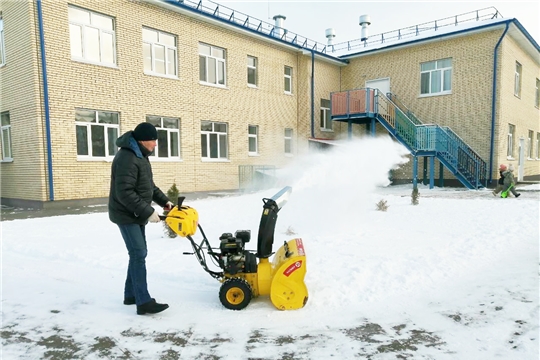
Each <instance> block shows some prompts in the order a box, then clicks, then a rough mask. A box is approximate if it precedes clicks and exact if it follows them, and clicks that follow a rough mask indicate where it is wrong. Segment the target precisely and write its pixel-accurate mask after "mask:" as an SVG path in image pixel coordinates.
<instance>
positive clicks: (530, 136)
mask: <svg viewBox="0 0 540 360" xmlns="http://www.w3.org/2000/svg"><path fill="white" fill-rule="evenodd" d="M533 136H534V131H532V130H529V133H528V137H527V159H528V160H532V159H533Z"/></svg>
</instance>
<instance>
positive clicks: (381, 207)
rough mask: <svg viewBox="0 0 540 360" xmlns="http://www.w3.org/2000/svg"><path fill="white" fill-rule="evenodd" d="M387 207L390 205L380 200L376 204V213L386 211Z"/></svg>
mask: <svg viewBox="0 0 540 360" xmlns="http://www.w3.org/2000/svg"><path fill="white" fill-rule="evenodd" d="M389 206H390V205H387V203H386V200H381V201H379V202H378V203H377V211H386V210H388V207H389Z"/></svg>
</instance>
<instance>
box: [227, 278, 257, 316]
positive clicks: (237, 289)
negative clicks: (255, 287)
mask: <svg viewBox="0 0 540 360" xmlns="http://www.w3.org/2000/svg"><path fill="white" fill-rule="evenodd" d="M252 295H253V292H252V291H251V287H250V286H249V284H248V282H247V281H246V280H244V279H241V278H231V279H227V280H225V282H224V283H223V284H222V285H221V288H220V289H219V301H221V303H222V304H223V306H225V307H226V308H227V309H229V310H242V309H243V308H245V307H246V306H248V304H249V302H250V301H251V297H252Z"/></svg>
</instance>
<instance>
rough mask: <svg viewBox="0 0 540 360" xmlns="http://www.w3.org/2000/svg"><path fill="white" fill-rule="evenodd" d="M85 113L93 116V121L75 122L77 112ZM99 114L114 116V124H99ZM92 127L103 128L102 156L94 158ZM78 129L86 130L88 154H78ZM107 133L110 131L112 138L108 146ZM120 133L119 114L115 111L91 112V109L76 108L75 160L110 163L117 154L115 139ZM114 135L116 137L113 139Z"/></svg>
mask: <svg viewBox="0 0 540 360" xmlns="http://www.w3.org/2000/svg"><path fill="white" fill-rule="evenodd" d="M79 111H80V112H87V114H88V115H90V113H92V112H93V113H94V114H93V119H92V120H91V121H82V120H77V112H79ZM100 114H113V115H116V123H112V124H111V123H104V122H100V116H99V115H100ZM93 126H101V127H103V128H104V130H103V134H104V139H103V146H104V150H105V155H104V156H95V155H94V154H93V148H92V127H93ZM78 128H86V147H87V149H88V154H79V138H78ZM109 131H112V134H111V135H112V136H113V138H112V139H111V142H113V143H112V144H110V141H109ZM119 132H120V113H118V112H115V111H102V110H93V109H83V108H77V109H75V138H76V141H75V142H76V147H77V149H76V150H77V160H92V161H103V160H105V161H112V160H113V159H114V155H116V153H117V152H118V148H117V147H116V139H118V134H119ZM114 135H116V137H114ZM109 147H111V148H112V153H111V151H109Z"/></svg>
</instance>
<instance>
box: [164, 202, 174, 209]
mask: <svg viewBox="0 0 540 360" xmlns="http://www.w3.org/2000/svg"><path fill="white" fill-rule="evenodd" d="M173 207H174V204H173V203H172V202H170V201H167V205H165V206H164V207H163V210H166V211H171V210H172V209H173Z"/></svg>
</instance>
